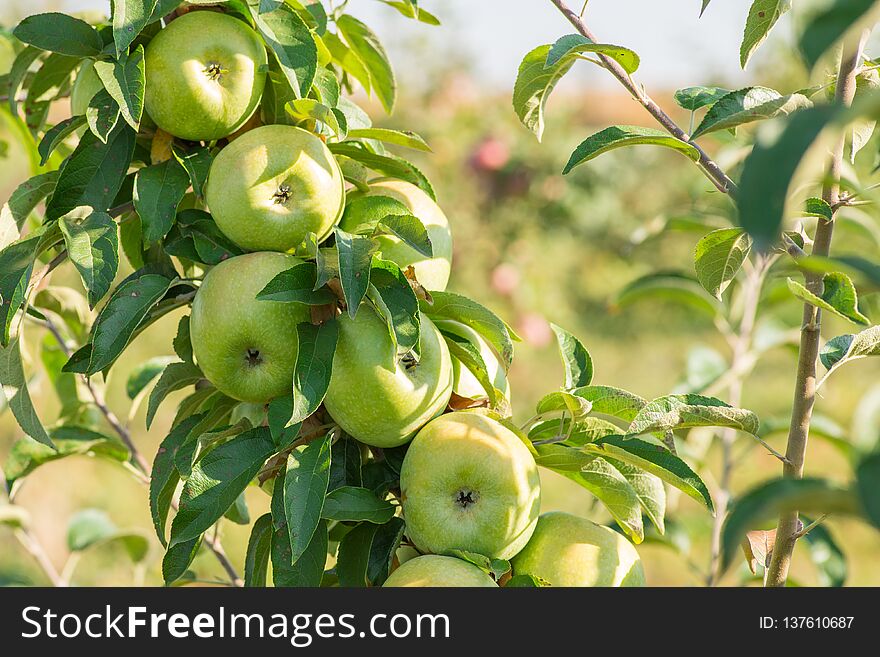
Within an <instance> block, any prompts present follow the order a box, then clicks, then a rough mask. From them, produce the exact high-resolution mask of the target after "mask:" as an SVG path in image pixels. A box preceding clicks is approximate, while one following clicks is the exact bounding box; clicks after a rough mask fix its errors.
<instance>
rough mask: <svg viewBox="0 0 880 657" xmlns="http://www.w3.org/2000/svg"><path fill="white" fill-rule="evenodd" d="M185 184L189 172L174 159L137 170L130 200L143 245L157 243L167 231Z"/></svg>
mask: <svg viewBox="0 0 880 657" xmlns="http://www.w3.org/2000/svg"><path fill="white" fill-rule="evenodd" d="M189 184H190V180H189V174H188V173H187V172H186V169H184V168H183V166H182V165H181V164H180V163H179V162H178V161H177V160H176V159H174V158H172V159H170V160H165V161H164V162H162V163H160V164H154V165H152V166H149V167H144V168H143V169H141V170H139V171H138V172H137V175H136V176H135V179H134V195H133V201H134V209H135V210H136V211H137V213H138V215H139V216H140V218H141V226H142V227H143V239H144V242H145V243H146V244H151V243H153V242H158V241H159V240H160V239H162V238H163V237H165V236H166V235H167V234H168V231H170V230H171V226H172V224H173V223H174V217H175V216H176V215H177V206H178V205H180V202H181V201H182V200H183V196H184V194H186V190H187V189H188V188H189Z"/></svg>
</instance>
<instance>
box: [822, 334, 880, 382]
mask: <svg viewBox="0 0 880 657" xmlns="http://www.w3.org/2000/svg"><path fill="white" fill-rule="evenodd" d="M867 356H880V326H872V327H871V328H868V329H865V330H864V331H862V332H860V333H856V334H847V335H838V336H837V337H836V338H831V339H830V340H829V341H828V342H826V343H825V346H824V347H822V352H821V353H820V354H819V358H820V359H821V360H822V364H823V365H824V366H825V367H826V369H828V371H829V374H830V373H831V371H832V370H836V369H837V368H838V367H840V366H841V365H845V364H846V363H849V362H852V361H854V360H858V359H859V358H865V357H867Z"/></svg>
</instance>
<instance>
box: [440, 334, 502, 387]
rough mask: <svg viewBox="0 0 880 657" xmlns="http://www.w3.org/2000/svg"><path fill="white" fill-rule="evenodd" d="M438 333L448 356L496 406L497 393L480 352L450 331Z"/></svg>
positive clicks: (465, 339)
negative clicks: (460, 366) (461, 367)
mask: <svg viewBox="0 0 880 657" xmlns="http://www.w3.org/2000/svg"><path fill="white" fill-rule="evenodd" d="M440 332H441V333H442V334H443V337H444V338H445V339H446V344H447V346H448V347H449V354H450V355H451V356H452V357H453V358H454V359H455V360H457V361H458V362H459V363H461V364H462V365H464V366H465V367H466V368H467V369H468V371H469V372H470V373H471V374H473V375H474V378H475V379H476V380H477V381H478V382H479V383H480V385H481V386H482V387H483V390H484V391H485V392H486V396H487V397H488V399H489V402H490V403H491V404H496V403H497V401H498V391H497V390H496V388H495V385H494V384H493V383H492V377H491V376H490V375H489V370H488V368H487V367H486V361H485V360H483V356H482V354H480V350H479V349H478V348H477V346H476V345H474V344H473V343H472V342H471V341H470V340H468V339H467V338H463V337H460V336H458V335H455V334H454V333H452V332H450V331H443V330H442V329H441V331H440ZM453 362H454V361H453Z"/></svg>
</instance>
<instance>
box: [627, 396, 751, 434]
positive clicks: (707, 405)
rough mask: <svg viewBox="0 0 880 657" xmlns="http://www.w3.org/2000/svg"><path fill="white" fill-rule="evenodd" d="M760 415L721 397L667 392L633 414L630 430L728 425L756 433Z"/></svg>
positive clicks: (630, 432) (639, 432) (632, 431)
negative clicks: (734, 405) (727, 402)
mask: <svg viewBox="0 0 880 657" xmlns="http://www.w3.org/2000/svg"><path fill="white" fill-rule="evenodd" d="M759 426H760V422H759V420H758V416H757V415H755V414H754V413H752V412H751V411H749V410H746V409H743V408H734V407H733V406H731V405H729V404H726V403H725V402H723V401H721V400H720V399H715V398H714V397H704V396H702V395H693V394H690V395H666V396H665V397H658V398H657V399H655V400H653V401H651V402H650V403H648V404H647V405H646V406H645V407H644V408H642V409H641V410H640V411H639V413H638V415H636V417H635V418H633V420H632V423H631V424H630V426H629V429H627V433H628V434H633V435H635V434H644V433H653V432H658V431H662V432H666V431H674V430H676V429H689V428H692V427H729V428H731V429H736V430H737V431H744V432H745V433H750V434H752V435H757V433H758V428H759Z"/></svg>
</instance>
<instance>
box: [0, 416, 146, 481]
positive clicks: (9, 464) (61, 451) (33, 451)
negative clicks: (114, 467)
mask: <svg viewBox="0 0 880 657" xmlns="http://www.w3.org/2000/svg"><path fill="white" fill-rule="evenodd" d="M50 435H51V439H52V443H53V444H54V449H53V448H51V447H47V446H46V445H45V444H42V443H38V442H37V441H35V440H31V439H30V438H21V439H20V440H18V441H16V442H15V443H14V444H13V445H12V449H11V450H10V452H9V456H8V457H7V459H6V462H5V463H4V464H3V470H4V472H5V474H6V483H7V485H8V486H9V487H12V484H13V483H14V482H15V481H16V480H17V479H21V478H22V477H24V476H26V475H29V474H30V473H31V472H33V471H34V470H36V469H37V468H38V467H40V466H41V465H43V464H44V463H49V462H51V461H56V460H58V459H61V458H64V457H66V456H74V455H84V454H89V455H94V456H100V457H104V458H107V459H110V460H112V461H118V462H120V463H122V462H125V461H127V460H128V456H129V454H128V449H127V448H126V447H125V445H123V444H122V443H120V442H119V441H118V440H115V439H114V438H109V437H107V436H105V435H103V434H100V433H95V432H94V431H91V430H90V429H85V428H83V427H77V426H71V425H64V426H60V427H55V428H54V429H52V430H51V431H50Z"/></svg>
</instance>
